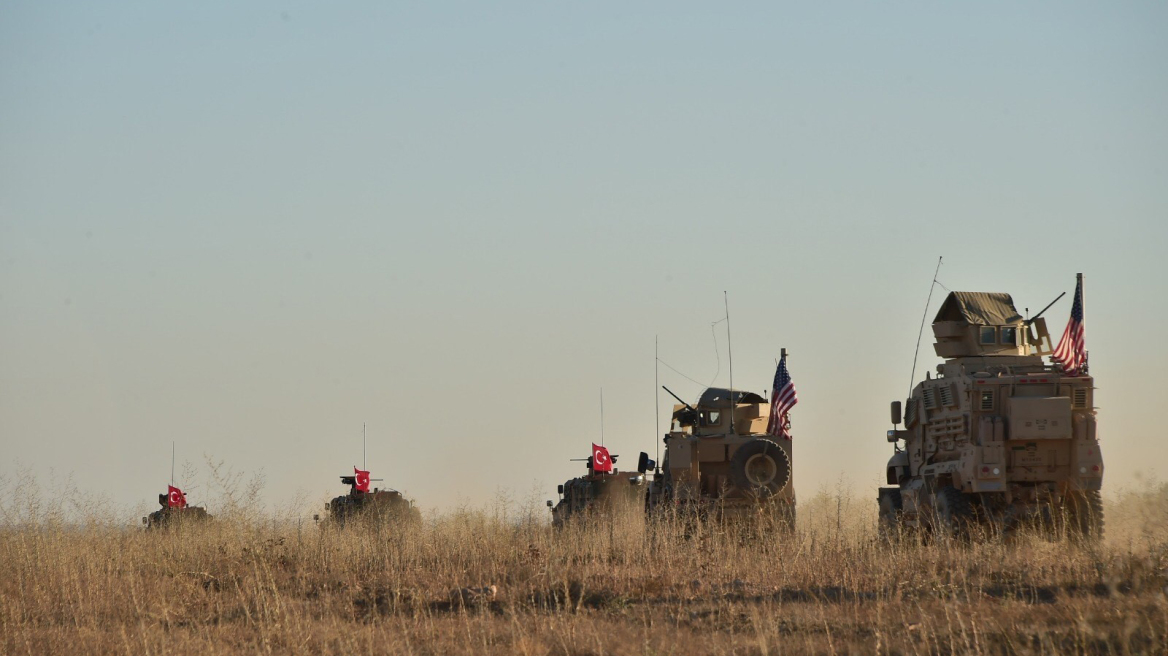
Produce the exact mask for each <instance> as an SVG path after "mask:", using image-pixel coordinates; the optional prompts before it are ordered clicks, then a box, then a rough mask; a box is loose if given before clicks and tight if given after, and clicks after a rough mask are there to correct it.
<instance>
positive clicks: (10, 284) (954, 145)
mask: <svg viewBox="0 0 1168 656" xmlns="http://www.w3.org/2000/svg"><path fill="white" fill-rule="evenodd" d="M1166 28H1168V5H1165V4H1164V3H1162V2H1132V3H1099V2H1075V3H1071V2H1057V3H1056V2H1046V3H1016V2H980V3H970V4H967V5H965V6H961V7H957V6H954V5H952V4H948V3H944V4H940V3H870V2H854V3H789V4H780V3H769V2H767V3H739V4H735V5H726V4H724V3H723V4H711V3H681V2H660V3H627V2H619V3H556V2H532V3H522V4H519V3H483V2H469V3H453V2H448V3H420V2H416V3H387V2H349V3H323V4H322V3H303V4H302V3H294V2H284V3H260V2H256V3H234V2H197V3H196V2H186V3H157V2H135V3H92V2H71V3H65V2H44V1H36V2H5V3H4V4H3V5H0V476H6V477H9V479H11V476H12V475H13V474H14V473H15V472H16V471H17V470H18V469H19V468H26V469H32V470H34V471H35V472H37V473H38V475H40V476H42V477H43V478H44V480H45V481H46V482H48V480H49V477H50V470H52V471H53V472H55V476H61V475H65V474H70V473H71V474H72V475H73V476H74V479H75V480H76V481H77V483H78V485H79V486H80V487H82V488H83V489H86V490H91V491H94V492H95V493H100V494H104V495H108V496H109V497H110V498H111V499H112V500H114V501H115V502H117V503H119V504H125V505H126V506H131V505H133V504H137V503H139V502H144V501H146V502H150V501H151V500H152V499H153V498H154V497H155V495H156V494H157V493H158V492H161V491H164V490H165V487H164V486H165V484H166V482H167V478H168V476H169V467H170V444H171V441H172V440H174V441H175V442H177V445H178V447H177V448H178V453H179V461H180V468H181V465H182V462H184V461H187V462H190V463H193V464H196V465H199V469H200V470H201V471H202V470H205V467H203V465H202V463H203V460H204V455H206V456H210V457H212V458H214V459H216V460H224V461H226V462H227V464H228V465H230V466H232V467H234V468H236V469H237V470H239V471H243V472H249V473H250V472H255V471H259V470H263V472H264V474H265V475H266V477H267V487H266V492H265V494H266V498H267V500H268V501H270V502H272V503H278V502H279V501H280V499H283V498H286V497H288V496H290V495H293V494H296V493H297V491H299V492H301V493H303V494H305V495H307V497H308V498H309V499H310V500H311V501H312V503H313V504H315V503H317V501H318V500H320V499H323V498H324V497H326V496H331V495H335V494H340V493H343V492H344V491H345V488H343V487H341V486H340V484H339V481H338V479H337V478H336V477H337V476H339V475H341V474H344V473H346V472H348V471H351V467H352V465H354V464H360V461H361V425H362V422H367V423H368V427H369V429H368V430H369V461H368V462H369V467H370V469H371V470H372V471H373V474H374V476H375V477H383V478H385V479H386V481H385V483H386V484H388V485H392V486H395V487H399V488H402V489H404V490H406V491H407V492H408V493H409V494H410V495H411V496H413V497H415V498H416V499H417V500H418V502H419V503H420V504H421V505H422V506H423V507H424V508H449V507H451V506H454V505H456V504H459V503H463V502H468V503H472V504H478V503H479V500H480V499H482V498H484V497H485V498H491V497H494V496H495V495H496V494H497V492H498V491H499V490H510V491H511V494H512V495H513V496H517V497H526V496H528V495H530V494H532V493H533V491H535V492H537V493H538V494H539V495H540V496H542V497H552V496H554V491H555V490H554V487H555V484H556V483H558V482H562V481H563V480H564V479H566V478H568V477H570V476H574V475H577V474H578V473H580V472H581V471H583V470H582V467H580V464H579V463H572V462H569V461H568V459H569V458H571V457H584V456H586V455H587V454H588V448H589V443H590V442H592V441H593V440H598V439H599V432H600V417H599V414H600V413H599V399H598V397H599V394H600V389H601V388H602V387H603V388H604V397H605V436H606V441H607V443H608V444H609V446H610V447H612V450H613V452H614V453H619V454H621V455H622V456H623V459H622V461H621V462H620V463H619V464H622V465H625V466H627V467H630V468H631V467H632V466H633V465H634V464H635V456H636V453H637V452H638V451H641V450H647V451H650V452H652V451H653V450H654V447H655V437H654V435H655V432H657V431H655V429H654V421H655V420H654V396H655V394H654V389H655V388H654V380H653V377H654V361H653V343H654V336H659V340H660V354H661V359H662V360H664V361H666V362H668V363H669V364H670V365H672V366H673V367H675V368H676V369H678V370H680V371H682V372H685V373H686V375H687V376H689V377H690V378H693V379H696V380H699V381H702V382H706V381H710V380H714V378H715V374H717V379H716V381H715V382H717V383H719V384H721V385H725V384H727V383H728V377H727V373H728V368H727V366H726V360H725V346H726V343H725V339H724V337H725V333H724V327H725V324H719V325H718V326H716V327H715V329H716V331H717V334H718V341H717V348H718V349H721V353H722V355H721V358H720V364H719V360H718V359H716V351H715V344H714V340H713V338H712V335H711V324H712V323H713V322H715V321H718V320H719V319H721V318H722V316H723V297H722V292H723V291H724V290H725V291H728V292H729V300H730V308H731V320H732V324H731V330H732V336H733V352H734V383H735V385H736V386H738V387H742V388H747V389H754V390H757V391H762V390H764V389H766V388H769V386H770V382H771V378H772V376H773V375H774V362H775V358H776V357H777V355H778V353H779V349H780V348H781V347H786V348H788V349H789V350H790V352H791V356H790V369H791V373H792V375H793V376H794V379H795V382H796V385H797V386H798V389H799V397H800V403H799V406H798V407H797V408H796V409H795V411H794V412H793V415H792V418H793V423H794V431H793V432H794V434H795V439H796V459H795V476H796V479H797V491H798V493H799V494H800V495H801V496H802V497H803V498H807V497H808V496H809V495H810V494H812V493H814V492H815V491H816V490H817V489H819V488H820V487H822V486H824V485H828V486H832V487H834V486H835V484H836V482H837V481H838V480H839V479H840V478H841V477H843V478H844V479H845V480H846V481H847V482H848V483H850V484H852V485H855V486H856V487H857V488H859V489H862V490H869V489H870V490H871V494H872V498H873V499H875V492H874V488H875V487H876V486H877V484H879V482H880V481H881V479H882V477H883V471H884V464H885V462H886V461H887V458H888V456H889V455H890V453H891V448H890V446H889V445H888V444H887V443H886V442H885V440H884V431H885V430H886V429H887V428H888V419H887V418H888V402H889V401H891V400H893V399H902V398H904V395H905V393H906V391H907V389H908V386H909V374H910V369H911V367H912V356H913V348H914V345H915V342H916V337H917V330H918V328H919V325H920V320H921V313H922V310H923V309H924V303H925V297H926V295H927V293H928V291H929V283H930V280H931V276H932V273H933V268H934V266H935V265H936V261H937V257H938V256H941V255H943V256H944V258H945V264H944V266H943V267H942V268H941V272H940V275H939V279H940V281H941V282H942V283H944V285H945V286H946V287H948V288H949V289H955V290H968V291H1005V292H1010V293H1012V294H1013V295H1014V299H1015V301H1016V302H1017V304H1018V306H1019V308H1020V309H1021V308H1023V307H1029V308H1030V309H1031V311H1032V312H1033V311H1037V309H1039V308H1041V307H1042V306H1043V305H1045V304H1046V303H1047V302H1049V301H1050V300H1051V299H1052V298H1054V297H1055V296H1056V295H1057V294H1058V293H1059V292H1062V291H1067V292H1069V291H1071V290H1072V289H1073V286H1074V275H1075V273H1076V272H1080V271H1081V272H1083V273H1084V274H1085V275H1086V280H1087V282H1086V295H1085V296H1086V299H1085V306H1086V325H1087V346H1088V348H1089V349H1090V351H1091V356H1092V357H1091V364H1092V372H1093V374H1094V375H1095V377H1096V379H1097V384H1098V386H1099V391H1098V394H1097V399H1096V400H1097V404H1098V405H1099V406H1100V410H1099V422H1100V436H1101V438H1102V440H1103V443H1104V455H1105V458H1106V463H1107V474H1106V479H1105V490H1108V489H1110V490H1115V489H1117V487H1120V486H1122V485H1124V484H1126V481H1128V480H1130V478H1131V477H1132V476H1133V475H1135V474H1136V473H1138V472H1143V473H1149V472H1153V471H1156V472H1159V473H1160V475H1161V476H1163V475H1166V474H1168V446H1166V445H1165V444H1164V439H1165V438H1164V436H1163V430H1162V426H1163V424H1164V412H1165V411H1164V405H1165V404H1164V399H1163V396H1164V394H1165V392H1166V391H1168V385H1165V383H1164V380H1165V377H1166V376H1168V343H1166V342H1165V340H1163V339H1162V338H1161V331H1162V330H1163V329H1164V327H1165V326H1168V306H1166V303H1165V300H1164V295H1165V292H1166V291H1168V274H1166V273H1165V269H1164V265H1163V258H1164V251H1165V246H1166V245H1168V227H1166V219H1168V39H1166V38H1165V34H1166V33H1168V32H1166ZM944 293H945V292H944V290H942V289H938V290H937V293H936V294H935V295H934V297H933V303H932V305H931V307H930V319H931V318H932V314H933V313H935V311H936V308H937V306H938V304H939V303H940V301H941V300H942V299H943V298H944ZM1069 311H1070V304H1069V302H1068V301H1067V300H1066V299H1064V300H1063V301H1062V302H1060V303H1059V304H1058V305H1056V306H1055V307H1054V308H1053V309H1052V310H1051V311H1050V313H1049V315H1048V316H1049V318H1050V322H1051V331H1052V332H1053V333H1055V335H1056V338H1057V335H1058V334H1059V333H1061V331H1062V328H1063V324H1064V322H1065V320H1066V317H1067V314H1068V313H1069ZM926 330H927V328H926ZM928 337H929V334H928V333H926V339H925V343H924V345H923V347H922V350H921V364H920V366H918V374H917V376H918V378H920V377H921V376H922V375H923V372H924V371H925V370H930V369H932V368H933V367H934V366H935V365H936V364H937V363H938V362H939V360H938V359H937V358H936V357H934V356H933V355H932V350H931V342H930V341H929V339H928ZM660 375H661V382H662V383H664V384H666V385H669V386H670V387H671V388H672V389H674V390H675V391H677V392H679V393H681V394H683V395H684V396H687V397H688V398H695V397H696V396H697V394H698V393H699V392H700V390H701V386H699V385H697V384H695V383H693V382H691V381H689V380H687V379H686V378H683V377H681V376H679V375H677V374H675V373H674V372H673V371H671V370H669V369H667V368H665V367H662V368H661V371H660ZM661 396H662V398H661V401H660V407H661V409H662V425H661V430H664V429H665V422H666V418H667V417H668V414H669V409H670V405H671V403H672V399H669V398H668V397H667V396H666V395H664V394H662V395H661ZM178 482H179V483H180V484H182V485H185V486H187V487H189V488H192V490H191V491H192V494H191V495H190V496H191V500H192V501H195V502H197V501H200V500H201V499H200V494H203V493H209V492H207V487H206V486H207V483H206V481H205V480H204V478H203V477H199V478H196V479H195V480H188V481H183V480H180V481H178ZM536 488H538V489H536Z"/></svg>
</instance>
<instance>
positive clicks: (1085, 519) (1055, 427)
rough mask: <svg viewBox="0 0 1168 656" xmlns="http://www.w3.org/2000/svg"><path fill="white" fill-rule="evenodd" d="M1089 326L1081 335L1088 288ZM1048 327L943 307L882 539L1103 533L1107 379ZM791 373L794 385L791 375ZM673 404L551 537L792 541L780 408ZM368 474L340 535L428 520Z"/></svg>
mask: <svg viewBox="0 0 1168 656" xmlns="http://www.w3.org/2000/svg"><path fill="white" fill-rule="evenodd" d="M1080 282H1081V280H1080ZM1056 300H1057V299H1056ZM1052 305H1053V303H1052ZM1049 307H1050V306H1049V305H1048V306H1047V309H1049ZM1043 312H1045V310H1043ZM1075 312H1078V313H1079V314H1078V320H1079V321H1081V316H1082V314H1081V313H1082V305H1081V286H1080V287H1079V288H1077V289H1076V305H1075V309H1074V310H1073V311H1072V315H1073V316H1074V313H1075ZM1041 315H1042V312H1039V313H1038V315H1037V316H1035V317H1034V318H1029V319H1027V318H1023V317H1022V316H1021V315H1020V314H1019V313H1018V310H1017V308H1016V307H1015V306H1014V301H1013V299H1012V298H1011V297H1010V295H1008V294H1004V293H981V292H951V293H950V294H949V296H948V297H947V298H946V299H945V301H944V303H942V305H941V307H940V309H939V311H938V312H937V315H936V318H935V319H934V321H933V324H932V329H933V335H934V337H935V339H936V342H935V345H934V349H935V351H936V354H937V355H938V356H940V357H942V358H944V359H945V361H944V363H943V364H941V365H939V366H938V367H937V375H936V377H933V376H932V375H930V374H926V375H925V380H924V381H922V382H920V383H919V384H917V385H916V387H915V388H914V389H913V390H912V391H911V394H910V396H909V397H908V399H907V400H906V401H905V402H904V404H903V406H902V404H901V402H900V401H894V402H893V403H892V408H891V419H892V424H893V428H892V429H891V430H889V431H888V432H887V439H888V441H889V442H890V443H892V444H893V445H894V447H893V449H894V453H893V455H892V457H891V458H890V459H889V461H888V465H887V467H886V480H887V485H888V486H887V487H881V488H880V489H879V492H878V495H877V499H878V503H879V527H880V532H881V534H882V535H883V536H885V537H889V538H891V537H893V536H897V535H900V534H901V533H903V532H904V531H919V532H922V534H925V535H935V534H947V535H954V536H959V535H969V534H971V532H973V531H975V530H977V529H978V528H979V527H980V528H981V529H985V530H987V531H990V532H992V531H993V530H995V529H996V530H1000V531H1004V532H1009V531H1012V530H1013V529H1014V528H1015V527H1017V526H1019V525H1021V524H1023V523H1027V522H1029V523H1033V524H1036V525H1041V526H1045V527H1052V528H1061V529H1064V530H1066V531H1067V532H1070V533H1073V534H1076V535H1080V536H1084V537H1087V538H1098V537H1099V536H1100V535H1101V534H1102V530H1103V509H1102V502H1101V498H1100V488H1101V486H1102V481H1103V458H1102V455H1101V453H1100V448H1099V440H1098V438H1097V436H1096V424H1095V409H1094V406H1093V405H1092V403H1093V400H1094V399H1093V396H1094V386H1093V384H1094V380H1093V379H1092V377H1091V376H1090V375H1088V371H1087V366H1086V361H1085V351H1084V352H1083V353H1082V357H1083V362H1082V364H1081V365H1080V366H1077V367H1076V368H1074V369H1068V368H1067V367H1065V366H1064V364H1065V363H1062V362H1061V361H1060V362H1055V363H1051V364H1048V363H1046V362H1044V360H1043V356H1046V355H1051V354H1052V352H1053V351H1054V349H1052V347H1051V342H1050V334H1049V332H1048V331H1047V328H1046V323H1045V320H1043V319H1042V318H1041ZM1070 330H1071V328H1070V327H1068V334H1069V333H1070ZM1064 339H1066V337H1064ZM1081 347H1082V344H1081V334H1080V335H1079V348H1081ZM1055 355H1056V358H1058V357H1061V355H1060V354H1055ZM784 363H785V353H784ZM779 371H780V373H784V374H785V371H786V370H785V368H783V366H782V365H780V370H779ZM786 380H787V381H788V383H789V380H790V379H789V376H787V378H786ZM778 381H779V376H778V374H776V382H778ZM665 389H666V391H669V390H668V388H665ZM669 393H670V394H671V395H673V396H674V398H675V399H677V401H678V404H677V405H675V406H674V408H673V415H672V426H671V428H670V430H669V432H668V433H667V434H666V435H665V436H664V444H665V455H664V458H663V460H662V462H661V463H660V466H658V463H656V462H655V461H653V460H651V459H650V458H649V456H648V454H646V453H641V454H640V458H639V460H638V466H637V471H636V472H622V471H619V470H618V469H616V467H615V466H611V467H607V466H606V467H597V466H595V463H594V461H593V458H591V457H590V458H588V459H587V469H588V473H587V474H585V475H584V476H580V477H577V478H572V479H570V480H568V481H566V482H565V483H564V484H563V485H560V486H559V488H558V492H559V501H558V503H555V504H553V502H552V501H550V500H549V501H548V502H547V505H548V507H549V508H551V515H552V524H553V525H554V526H556V527H562V526H564V525H565V524H566V523H567V522H569V521H570V520H572V519H574V518H578V517H589V516H593V517H599V516H604V517H612V516H615V515H617V514H619V513H622V512H628V511H631V512H633V513H636V514H647V516H649V517H661V516H664V515H665V514H667V513H682V514H686V515H690V516H699V517H706V518H713V519H717V520H736V519H752V520H757V519H761V518H769V519H771V520H774V521H776V522H777V523H778V526H779V527H780V528H782V529H786V530H791V529H793V527H794V524H795V491H794V486H793V474H792V467H791V464H792V443H791V440H790V439H789V437H787V435H788V433H787V431H786V430H785V428H784V429H783V430H782V431H777V430H771V429H772V428H773V427H772V426H771V425H769V422H770V421H773V420H772V418H771V411H772V407H771V403H769V402H768V401H767V399H765V398H764V397H763V396H760V395H758V394H755V393H752V392H747V391H741V390H732V389H725V388H717V387H711V388H708V389H706V390H705V391H704V392H703V393H702V394H701V396H700V398H699V399H698V401H697V403H696V406H692V405H690V404H689V403H687V402H685V401H684V400H682V399H681V398H680V397H677V395H675V394H673V392H669ZM792 396H793V388H792ZM784 412H785V410H784ZM782 419H785V415H783V416H782ZM780 423H781V422H780ZM902 423H903V427H901V424H902ZM776 426H777V424H776ZM773 433H779V434H778V435H774V434H773ZM902 445H903V446H902ZM596 449H597V447H596V446H595V445H594V454H595V453H598V452H597V451H596ZM600 449H601V451H603V452H604V454H605V456H604V457H607V451H606V450H604V449H603V447H600ZM615 461H616V456H612V463H611V464H613V465H615ZM602 464H603V463H602ZM354 471H355V472H356V474H357V475H354V476H342V477H341V482H342V483H343V484H345V485H349V486H350V489H349V493H348V494H347V495H343V496H338V497H336V498H334V499H333V500H332V501H330V502H329V503H327V504H325V510H326V511H327V519H328V520H329V522H330V523H332V524H335V525H337V526H344V525H346V524H348V523H352V522H354V521H356V520H362V521H366V522H374V523H414V522H419V521H420V520H421V514H420V512H419V511H418V509H417V508H416V507H415V506H414V505H413V503H412V502H411V501H409V500H408V499H406V498H405V497H404V496H403V495H402V494H401V493H400V492H398V491H396V490H390V489H386V490H382V489H377V488H374V489H373V490H372V491H369V480H370V479H369V478H368V472H366V471H362V470H357V469H356V468H354ZM359 476H364V478H363V479H362V480H360V481H358V478H359ZM172 490H173V491H176V492H179V491H178V490H177V488H172ZM179 495H180V496H181V492H179ZM159 504H160V505H161V506H162V509H161V510H158V511H156V512H154V513H151V514H150V515H149V516H148V517H143V518H142V521H143V523H144V524H145V525H146V526H147V527H148V528H159V527H163V526H168V525H174V524H176V523H178V522H181V521H203V520H206V519H209V518H210V515H208V514H207V512H206V510H205V509H204V508H201V507H185V498H182V499H181V504H180V503H176V502H175V501H174V500H172V499H168V496H167V495H165V494H162V495H159ZM314 519H318V520H319V519H320V517H319V515H318V516H316V517H314Z"/></svg>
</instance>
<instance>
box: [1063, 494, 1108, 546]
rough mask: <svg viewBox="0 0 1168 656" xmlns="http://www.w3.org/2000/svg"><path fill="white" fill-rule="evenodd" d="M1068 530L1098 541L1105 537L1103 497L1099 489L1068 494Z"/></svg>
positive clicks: (1076, 534)
mask: <svg viewBox="0 0 1168 656" xmlns="http://www.w3.org/2000/svg"><path fill="white" fill-rule="evenodd" d="M1066 504H1067V520H1068V521H1067V530H1068V532H1069V533H1070V534H1072V535H1075V536H1078V537H1082V538H1085V539H1087V540H1091V541H1096V540H1099V539H1101V538H1102V537H1103V498H1102V497H1101V496H1100V494H1099V490H1087V491H1085V492H1077V493H1074V494H1072V495H1068V497H1067V500H1066Z"/></svg>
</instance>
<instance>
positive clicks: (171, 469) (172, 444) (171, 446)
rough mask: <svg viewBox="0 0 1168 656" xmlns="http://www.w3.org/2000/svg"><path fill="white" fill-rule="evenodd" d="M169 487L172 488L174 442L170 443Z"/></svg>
mask: <svg viewBox="0 0 1168 656" xmlns="http://www.w3.org/2000/svg"><path fill="white" fill-rule="evenodd" d="M170 486H171V487H174V440H171V441H170Z"/></svg>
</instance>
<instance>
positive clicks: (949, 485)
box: [878, 292, 1103, 537]
mask: <svg viewBox="0 0 1168 656" xmlns="http://www.w3.org/2000/svg"><path fill="white" fill-rule="evenodd" d="M1056 300H1057V299H1056ZM1048 307H1049V306H1048ZM1039 314H1040V315H1041V313H1039ZM933 335H934V336H935V338H936V344H935V347H934V348H935V350H936V353H937V355H939V356H941V357H942V358H945V362H944V364H941V365H939V366H938V367H937V376H936V377H935V378H934V377H932V376H930V375H926V376H925V380H924V381H922V382H921V383H919V384H918V385H917V386H916V387H915V388H914V389H913V391H912V394H911V395H910V396H909V398H908V399H907V400H906V401H905V404H904V407H903V416H902V407H901V404H900V402H899V401H896V402H893V403H892V412H891V414H892V424H893V429H892V430H889V431H888V433H887V438H888V441H889V442H891V443H893V444H894V445H895V446H894V449H895V452H894V453H893V455H892V458H891V459H890V460H889V461H888V466H887V482H888V485H889V487H883V488H880V490H879V494H878V501H879V508H880V515H879V517H880V519H879V522H880V529H881V533H882V534H883V535H885V536H893V535H896V534H898V533H900V532H901V531H902V530H903V529H911V530H923V531H925V532H927V533H939V534H950V535H967V534H969V533H970V531H973V530H975V529H977V528H979V527H980V528H982V529H989V530H991V531H992V530H994V528H995V527H997V529H999V530H1004V531H1006V532H1009V531H1012V530H1013V529H1014V528H1016V527H1017V526H1019V525H1020V524H1022V523H1025V522H1031V523H1034V524H1036V525H1040V526H1046V527H1052V528H1054V527H1061V528H1063V529H1065V530H1066V531H1068V532H1071V533H1072V534H1079V535H1082V536H1087V537H1098V536H1099V535H1100V534H1101V533H1102V529H1103V511H1102V504H1101V500H1100V496H1099V490H1100V486H1101V484H1102V481H1103V457H1102V455H1101V453H1100V451H1099V440H1098V439H1097V436H1096V427H1095V410H1094V407H1093V405H1092V401H1093V396H1094V386H1093V383H1094V381H1093V379H1092V378H1091V376H1089V375H1086V367H1085V366H1084V367H1083V370H1082V371H1078V372H1076V373H1077V374H1078V375H1076V376H1070V375H1067V374H1066V372H1064V371H1063V369H1062V367H1061V366H1058V365H1052V364H1046V363H1044V361H1043V358H1042V356H1043V355H1048V354H1050V353H1051V351H1052V349H1051V345H1050V335H1049V333H1048V332H1047V329H1046V324H1045V320H1043V319H1042V318H1041V317H1035V318H1033V319H1024V318H1023V317H1022V316H1021V315H1020V314H1019V313H1018V310H1017V309H1016V308H1015V307H1014V302H1013V299H1012V298H1011V297H1010V296H1009V295H1008V294H1002V293H976V292H952V293H950V294H949V296H948V297H947V298H946V299H945V302H944V303H943V304H942V305H941V308H940V310H939V311H938V313H937V316H936V318H935V319H934V321H933ZM902 421H903V425H904V426H903V428H900V427H899V424H901V422H902ZM901 444H903V445H904V446H903V447H901Z"/></svg>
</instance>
